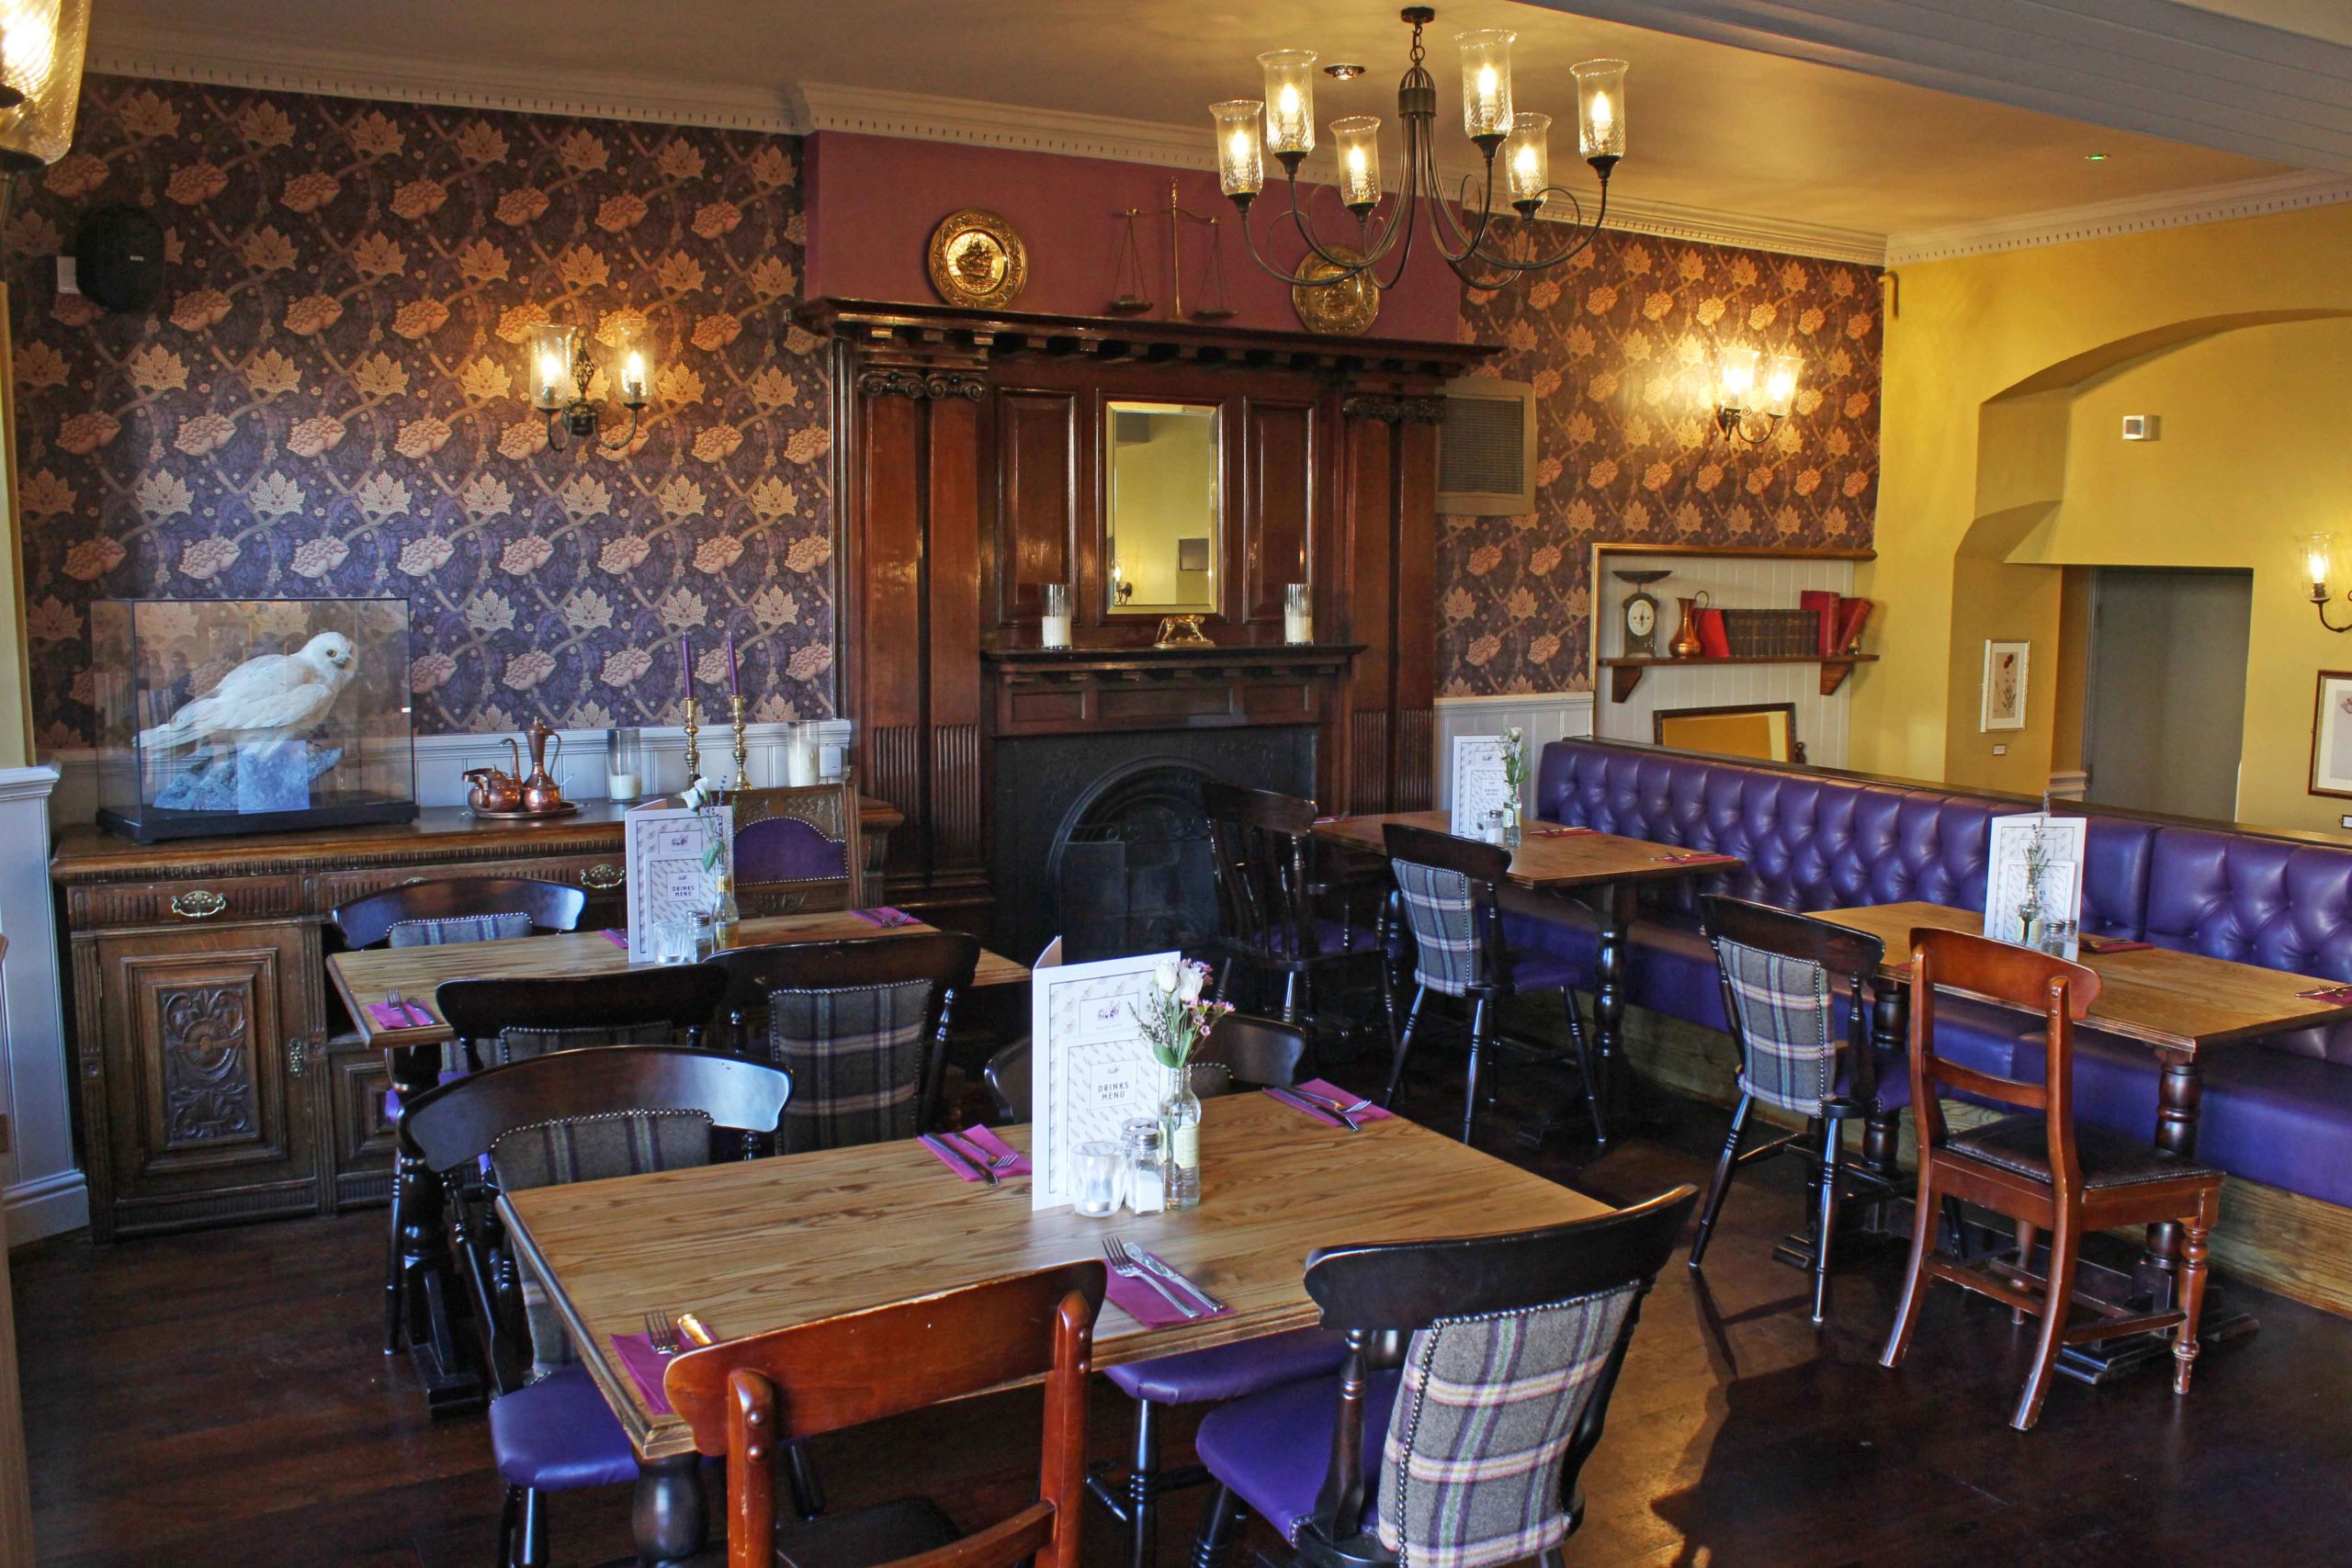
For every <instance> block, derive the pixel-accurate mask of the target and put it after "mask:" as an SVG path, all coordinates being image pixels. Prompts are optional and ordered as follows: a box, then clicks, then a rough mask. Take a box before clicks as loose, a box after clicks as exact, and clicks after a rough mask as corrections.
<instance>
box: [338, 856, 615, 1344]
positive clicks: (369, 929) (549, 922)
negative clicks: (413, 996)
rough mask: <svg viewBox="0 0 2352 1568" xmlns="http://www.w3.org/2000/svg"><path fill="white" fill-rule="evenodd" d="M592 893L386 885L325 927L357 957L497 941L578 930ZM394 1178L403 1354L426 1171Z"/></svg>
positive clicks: (421, 1290)
mask: <svg viewBox="0 0 2352 1568" xmlns="http://www.w3.org/2000/svg"><path fill="white" fill-rule="evenodd" d="M587 907H588V895H587V894H586V893H584V892H582V890H581V889H579V888H577V887H567V886H564V885H563V884H561V883H560V882H541V881H539V880H537V879H536V878H534V877H527V876H458V877H449V878H447V879H445V880H442V881H438V882H412V883H409V884H407V885H406V886H401V887H388V888H386V889H385V890H384V891H383V892H381V893H371V894H369V895H368V897H365V898H355V899H353V900H352V901H351V902H350V903H348V904H344V905H341V906H338V907H337V908H334V910H332V911H331V912H329V914H328V916H327V923H328V924H330V925H332V926H333V927H334V930H335V931H336V934H337V935H339V936H340V937H341V938H342V939H343V945H344V946H345V947H346V948H349V949H351V950H353V951H355V952H356V951H357V950H359V949H361V948H369V947H420V946H429V945H435V944H438V943H442V942H495V941H498V940H500V939H503V938H510V937H522V936H532V935H536V934H539V933H543V932H548V931H573V930H576V929H578V927H579V925H580V915H581V911H582V910H583V909H585V908H587ZM458 1071H459V1069H458V1068H457V1067H455V1066H452V1065H451V1064H450V1061H449V1059H448V1057H447V1055H443V1056H442V1058H441V1066H440V1069H439V1077H440V1081H442V1082H443V1083H447V1082H448V1081H449V1080H450V1079H451V1078H453V1077H457V1076H458ZM384 1121H385V1122H386V1124H387V1125H389V1126H391V1127H393V1128H395V1129H397V1128H398V1127H399V1126H400V1122H401V1091H400V1089H399V1088H398V1086H394V1087H391V1088H388V1089H385V1090H384ZM394 1157H395V1160H396V1162H398V1168H395V1169H394V1171H393V1172H392V1202H391V1214H390V1220H391V1246H390V1257H389V1259H388V1261H387V1263H386V1265H385V1274H384V1353H385V1354H386V1355H388V1356H389V1355H391V1354H393V1353H394V1352H396V1351H398V1350H399V1349H400V1348H401V1343H402V1342H403V1340H404V1339H408V1338H413V1337H416V1336H417V1335H418V1333H419V1331H420V1328H421V1327H422V1324H423V1319H424V1318H425V1317H426V1316H428V1315H429V1309H428V1307H427V1305H426V1297H427V1294H428V1292H427V1290H426V1288H425V1286H424V1280H423V1277H422V1275H421V1274H420V1273H418V1272H417V1271H416V1270H415V1269H413V1268H412V1267H411V1266H409V1265H408V1264H406V1263H405V1262H404V1261H403V1259H404V1257H405V1256H406V1254H407V1253H408V1251H409V1250H410V1247H408V1244H407V1242H406V1241H405V1240H404V1239H403V1238H404V1236H405V1235H406V1229H407V1227H408V1225H409V1224H410V1221H411V1216H410V1214H409V1213H408V1211H409V1208H410V1205H411V1201H412V1199H411V1197H410V1194H412V1193H413V1190H415V1188H416V1187H417V1185H418V1184H419V1183H420V1182H421V1181H422V1180H423V1175H422V1173H421V1172H418V1171H415V1170H412V1169H409V1168H406V1161H405V1158H404V1156H394Z"/></svg>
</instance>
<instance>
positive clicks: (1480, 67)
mask: <svg viewBox="0 0 2352 1568" xmlns="http://www.w3.org/2000/svg"><path fill="white" fill-rule="evenodd" d="M1518 38H1519V35H1518V34H1517V33H1514V32H1512V31H1510V29H1509V28H1481V29H1479V30H1478V31H1476V32H1468V33H1456V34H1454V35H1453V41H1454V43H1455V44H1456V45H1457V46H1459V47H1460V49H1461V51H1462V129H1463V130H1464V131H1466V132H1468V134H1469V137H1470V140H1471V141H1475V142H1476V143H1478V145H1479V146H1480V147H1481V148H1482V149H1484V150H1485V151H1486V152H1488V153H1492V152H1494V150H1495V147H1496V144H1497V143H1498V142H1500V141H1502V139H1503V138H1504V137H1505V136H1508V135H1509V134H1510V126H1511V112H1510V46H1511V44H1512V43H1513V42H1515V41H1516V40H1517V39H1518Z"/></svg>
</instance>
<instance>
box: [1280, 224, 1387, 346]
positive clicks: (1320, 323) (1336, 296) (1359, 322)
mask: <svg viewBox="0 0 2352 1568" xmlns="http://www.w3.org/2000/svg"><path fill="white" fill-rule="evenodd" d="M1324 249H1325V250H1326V251H1328V252H1329V254H1332V255H1334V256H1337V257H1339V258H1340V260H1341V261H1344V262H1350V263H1353V262H1358V261H1362V260H1363V257H1362V256H1361V255H1360V254H1357V253H1356V252H1354V251H1351V250H1349V249H1348V248H1347V247H1346V246H1344V245H1326V246H1325V247H1324ZM1298 270H1299V276H1302V277H1336V276H1339V275H1340V273H1341V272H1342V271H1344V270H1345V269H1344V268H1341V267H1336V266H1333V265H1331V264H1330V263H1329V262H1327V261H1325V260H1324V259H1323V258H1322V257H1321V256H1318V255H1315V254H1311V253H1310V254H1308V256H1307V258H1306V265H1304V266H1302V267H1300V268H1299V269H1298ZM1290 308H1291V309H1292V310H1295V311H1296V312H1297V313H1298V324H1299V325H1301V326H1303V327H1305V328H1306V330H1307V331H1308V332H1311V333H1318V334H1320V335H1321V336H1324V337H1361V336H1363V334H1364V333H1368V332H1370V331H1371V330H1372V324H1373V323H1374V321H1378V320H1380V286H1379V285H1378V284H1376V283H1374V282H1373V280H1372V274H1371V273H1369V272H1360V273H1358V274H1356V275H1355V276H1353V277H1351V278H1350V279H1349V280H1348V281H1347V282H1345V283H1325V284H1312V283H1301V284H1294V285H1293V286H1292V288H1291V291H1290Z"/></svg>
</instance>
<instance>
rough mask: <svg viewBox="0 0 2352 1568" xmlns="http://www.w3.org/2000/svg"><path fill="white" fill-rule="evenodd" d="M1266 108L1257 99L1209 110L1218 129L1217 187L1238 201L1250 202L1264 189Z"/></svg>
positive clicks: (1220, 105)
mask: <svg viewBox="0 0 2352 1568" xmlns="http://www.w3.org/2000/svg"><path fill="white" fill-rule="evenodd" d="M1265 107H1266V106H1265V105H1264V104H1262V103H1261V102H1259V101H1258V100H1257V99H1256V98H1234V99H1230V100H1228V101H1227V102H1225V103H1222V104H1211V105H1210V106H1209V118H1210V119H1211V120H1212V121H1214V122H1215V123H1216V182H1217V186H1218V187H1219V188H1220V189H1222V190H1223V191H1224V192H1225V194H1226V195H1227V196H1229V197H1233V199H1234V200H1236V201H1240V202H1247V201H1248V200H1249V199H1250V197H1253V196H1255V195H1257V194H1258V193H1259V192H1260V191H1261V190H1262V189H1264V188H1265V185H1266V157H1265V142H1264V140H1263V138H1262V137H1261V133H1260V126H1259V121H1260V119H1261V118H1262V116H1263V114H1264V111H1265Z"/></svg>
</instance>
